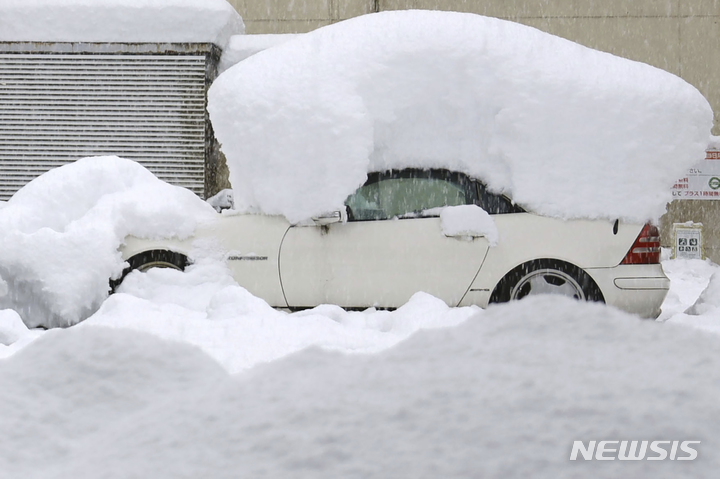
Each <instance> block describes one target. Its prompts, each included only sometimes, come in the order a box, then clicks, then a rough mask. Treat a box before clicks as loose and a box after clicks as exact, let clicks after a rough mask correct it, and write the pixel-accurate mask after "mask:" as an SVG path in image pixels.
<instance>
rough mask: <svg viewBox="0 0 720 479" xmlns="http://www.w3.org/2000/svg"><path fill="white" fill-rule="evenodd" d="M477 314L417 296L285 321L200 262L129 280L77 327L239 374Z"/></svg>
mask: <svg viewBox="0 0 720 479" xmlns="http://www.w3.org/2000/svg"><path fill="white" fill-rule="evenodd" d="M478 311H479V308H477V307H467V308H449V307H448V306H447V305H446V304H445V303H444V302H443V301H441V300H439V299H437V298H434V297H432V296H429V295H427V294H424V293H417V294H416V295H414V296H413V297H412V298H411V299H410V301H409V302H408V303H407V304H405V305H404V306H402V307H401V308H399V309H397V310H396V311H392V312H390V311H376V310H374V309H369V310H366V311H362V312H351V311H345V310H343V309H342V308H340V307H338V306H331V305H323V306H318V307H317V308H314V309H311V310H307V311H301V312H297V313H293V314H288V313H285V312H282V311H278V310H275V309H273V308H271V307H270V306H268V304H267V303H265V302H264V301H263V300H261V299H259V298H256V297H254V296H252V295H251V294H250V293H248V292H247V291H246V290H245V289H243V288H242V287H240V286H238V285H237V283H235V281H234V280H233V279H232V276H231V274H230V270H229V269H228V267H227V265H226V264H224V263H222V262H218V261H213V260H210V259H205V260H202V261H199V262H198V263H196V264H194V265H192V266H190V267H188V268H187V270H186V272H185V273H181V272H179V271H175V270H171V269H154V270H150V271H148V272H147V273H139V272H135V273H131V274H130V275H128V276H127V277H126V278H125V280H124V281H123V284H122V285H121V286H120V289H119V294H114V295H113V296H111V297H110V298H108V299H107V301H105V303H103V305H102V307H101V308H100V309H99V310H98V312H97V313H95V314H94V315H93V316H92V317H90V318H89V319H88V320H87V321H85V322H84V323H83V324H82V327H85V326H90V325H102V326H111V327H114V328H129V329H135V330H138V331H144V332H149V333H152V334H154V335H157V336H159V337H161V338H165V339H172V340H175V341H181V342H184V343H190V344H193V345H195V346H199V347H201V348H202V349H203V350H204V351H205V352H207V353H208V354H209V355H210V356H211V357H213V358H215V359H216V360H217V361H218V362H219V363H220V364H222V365H223V366H224V367H225V368H226V369H227V370H228V371H230V372H237V371H241V370H243V369H248V368H250V367H252V366H255V365H257V364H258V363H263V362H267V361H272V360H275V359H278V358H281V357H284V356H287V355H288V354H291V353H294V352H296V351H299V350H301V349H305V348H307V347H310V346H322V347H325V348H329V349H334V350H339V351H343V352H364V353H371V352H377V351H381V350H383V349H386V348H389V347H391V346H394V345H395V344H397V343H398V342H400V341H402V340H403V339H406V338H407V337H408V336H410V335H411V334H412V333H414V332H415V331H418V330H419V329H426V328H438V327H448V326H454V325H457V324H459V323H461V322H463V321H465V320H466V319H467V318H468V317H470V316H472V315H473V314H475V313H477V312H478Z"/></svg>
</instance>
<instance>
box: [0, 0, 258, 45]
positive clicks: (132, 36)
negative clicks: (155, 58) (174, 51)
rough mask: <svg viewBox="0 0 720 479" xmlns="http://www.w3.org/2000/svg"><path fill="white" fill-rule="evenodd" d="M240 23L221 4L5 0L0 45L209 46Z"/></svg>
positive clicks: (240, 28)
mask: <svg viewBox="0 0 720 479" xmlns="http://www.w3.org/2000/svg"><path fill="white" fill-rule="evenodd" d="M244 31H245V25H244V24H243V21H242V18H240V15H238V13H237V11H235V9H234V8H233V7H232V6H231V5H230V4H229V3H228V2H226V1H225V0H9V1H8V0H5V1H2V2H0V41H6V42H20V41H28V42H120V43H128V42H130V43H132V42H159V43H172V42H177V43H185V42H187V43H215V44H216V45H218V46H220V47H221V48H222V47H223V46H224V45H225V43H226V42H227V41H228V39H229V38H230V36H231V35H235V34H238V33H243V32H244Z"/></svg>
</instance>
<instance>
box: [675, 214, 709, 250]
mask: <svg viewBox="0 0 720 479" xmlns="http://www.w3.org/2000/svg"><path fill="white" fill-rule="evenodd" d="M702 227H703V225H702V223H693V222H692V221H688V222H687V223H673V258H682V259H705V251H704V249H703V241H702Z"/></svg>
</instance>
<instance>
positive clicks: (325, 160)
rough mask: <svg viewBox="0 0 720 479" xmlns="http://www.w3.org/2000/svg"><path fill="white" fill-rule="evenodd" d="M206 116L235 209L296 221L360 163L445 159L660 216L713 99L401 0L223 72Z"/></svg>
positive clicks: (566, 208) (698, 141)
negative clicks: (403, 6)
mask: <svg viewBox="0 0 720 479" xmlns="http://www.w3.org/2000/svg"><path fill="white" fill-rule="evenodd" d="M208 109H209V111H210V116H211V119H212V122H213V127H214V129H215V133H216V134H217V137H218V139H219V140H220V142H221V143H222V148H223V151H224V152H225V154H226V156H227V158H228V163H229V167H230V181H231V183H232V185H233V188H234V189H235V192H236V196H237V198H236V200H237V204H238V207H241V208H247V209H253V208H254V209H260V210H263V211H265V212H266V213H271V214H283V215H285V216H286V217H287V218H288V219H289V220H291V221H300V220H303V219H305V218H307V217H309V216H312V215H314V214H319V213H322V212H324V211H328V210H332V209H336V208H339V207H340V206H341V205H342V203H343V201H344V200H345V198H346V197H347V196H348V195H349V194H350V193H352V192H353V190H354V189H355V188H357V187H358V186H359V185H361V184H362V183H363V182H364V180H365V176H366V173H367V172H369V171H377V170H385V169H389V168H403V167H407V166H421V167H436V168H442V167H445V168H449V169H453V170H460V171H464V172H466V173H468V174H471V175H472V176H476V177H478V178H481V179H483V180H484V181H486V182H487V183H488V184H489V185H490V187H491V188H492V189H493V190H494V191H496V192H500V191H502V192H505V193H507V194H509V195H510V196H512V197H513V198H514V199H515V201H517V202H518V203H520V204H522V205H524V206H526V207H528V208H530V209H531V210H534V211H536V212H539V213H543V214H548V215H554V216H560V217H604V218H611V219H615V218H617V217H621V218H625V219H627V220H634V221H645V220H647V219H649V218H653V217H659V216H660V215H661V214H662V213H664V211H665V204H666V201H669V199H670V188H671V186H672V182H673V181H674V180H675V178H677V177H679V176H681V174H682V173H683V172H684V171H685V169H686V168H688V167H690V166H691V165H692V164H693V163H694V162H696V161H697V160H699V159H702V158H703V155H704V151H705V148H706V147H707V145H708V141H709V137H710V128H711V126H712V110H711V109H710V106H709V104H708V102H707V101H706V100H705V99H704V98H703V96H702V95H701V94H700V93H699V92H698V91H697V90H696V89H695V88H694V87H692V86H691V85H689V84H687V83H686V82H685V81H683V80H681V79H680V78H678V77H676V76H674V75H671V74H670V73H667V72H664V71H662V70H658V69H656V68H653V67H651V66H648V65H645V64H641V63H637V62H633V61H629V60H626V59H623V58H619V57H616V56H613V55H610V54H607V53H602V52H599V51H595V50H591V49H588V48H585V47H583V46H581V45H578V44H576V43H573V42H570V41H567V40H564V39H561V38H559V37H555V36H553V35H549V34H546V33H543V32H541V31H539V30H536V29H534V28H530V27H527V26H523V25H519V24H516V23H512V22H508V21H503V20H498V19H494V18H485V17H481V16H478V15H472V14H462V13H452V12H430V11H399V12H386V13H381V14H373V15H366V16H363V17H358V18H355V19H351V20H347V21H344V22H340V23H337V24H334V25H331V26H327V27H324V28H321V29H318V30H315V31H313V32H310V33H308V34H305V35H302V36H300V37H298V38H296V39H293V40H291V41H289V42H286V43H283V44H282V45H278V46H276V47H273V48H270V49H268V50H265V51H262V52H260V53H258V54H256V55H253V56H252V57H250V58H248V59H247V60H244V61H242V62H240V63H238V64H237V65H235V66H234V67H232V68H230V69H229V70H227V71H226V72H225V73H223V74H222V75H221V76H220V77H219V78H218V79H217V81H216V82H215V83H214V84H213V86H212V87H211V89H210V93H209V106H208Z"/></svg>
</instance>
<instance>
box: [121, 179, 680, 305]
mask: <svg viewBox="0 0 720 479" xmlns="http://www.w3.org/2000/svg"><path fill="white" fill-rule="evenodd" d="M466 204H469V205H472V204H474V205H478V206H480V207H481V208H483V209H484V210H485V211H487V212H488V213H490V214H491V217H492V219H493V220H494V222H495V225H496V228H497V232H498V234H499V241H498V243H497V245H495V246H491V243H490V241H489V240H488V238H486V237H485V236H478V235H472V236H471V237H468V235H467V234H464V235H463V236H446V235H445V234H444V233H443V230H442V227H441V223H440V217H439V215H440V213H439V212H440V211H441V209H442V207H447V206H458V205H466ZM198 239H204V240H205V241H204V242H205V243H207V240H208V239H213V240H214V241H215V242H217V244H219V245H220V248H222V250H223V251H224V252H225V258H226V260H227V262H228V265H229V267H230V269H231V270H232V272H233V275H234V278H235V280H236V281H237V282H238V284H240V285H241V286H243V287H244V288H246V289H247V290H248V291H250V292H251V293H252V294H254V295H256V296H258V297H260V298H262V299H264V300H265V301H267V302H268V303H269V304H270V305H271V306H275V307H281V308H291V309H295V308H309V307H314V306H317V305H319V304H336V305H340V306H343V307H345V308H367V307H373V306H374V307H378V308H397V307H399V306H401V305H403V304H404V303H406V302H407V301H408V299H409V298H410V297H411V296H412V295H413V294H414V293H416V292H418V291H424V292H426V293H429V294H432V295H433V296H436V297H438V298H440V299H442V300H443V301H445V302H446V303H447V304H448V305H450V306H466V305H471V304H475V305H478V306H481V307H485V306H487V305H488V304H489V303H495V302H504V301H509V300H515V299H522V298H524V297H526V296H530V295H535V294H562V295H566V296H570V297H574V298H577V299H580V300H588V301H600V302H603V301H604V302H605V303H607V304H610V305H612V306H615V307H618V308H620V309H623V310H625V311H628V312H630V313H635V314H638V315H640V316H642V317H656V316H657V315H658V314H659V313H660V305H661V303H662V302H663V299H664V298H665V295H666V294H667V291H668V288H669V284H670V282H669V280H668V278H667V277H666V276H665V275H664V273H663V270H662V267H661V266H660V238H659V233H658V230H657V228H656V227H654V226H651V225H642V224H624V223H621V222H620V221H614V222H613V221H599V220H593V221H590V220H573V221H565V220H561V219H556V218H548V217H543V216H538V215H535V214H532V213H529V212H525V211H524V210H523V209H522V208H520V207H519V206H517V205H514V204H513V203H512V202H511V201H510V200H509V199H508V198H506V197H504V196H499V195H495V194H491V193H490V192H488V191H487V189H486V188H485V186H484V185H483V184H482V183H481V182H479V181H476V180H474V179H472V178H469V177H467V176H465V175H464V174H462V173H456V172H449V171H446V170H419V169H407V170H401V171H388V172H381V173H373V174H370V175H369V176H368V180H367V182H366V184H365V185H364V186H362V187H360V188H359V189H358V190H357V191H356V192H355V193H354V194H353V195H351V196H350V197H349V198H348V199H347V201H346V209H345V210H344V211H337V212H333V213H331V214H328V215H325V216H322V217H318V218H314V219H313V220H312V221H308V222H306V223H305V224H297V225H293V224H290V223H289V222H288V221H287V220H286V219H285V218H283V217H280V216H263V215H251V214H247V215H245V214H235V215H232V214H230V215H227V214H224V215H218V219H217V221H215V222H213V223H212V224H210V225H206V226H203V227H201V228H198V231H196V235H195V236H194V237H193V238H190V239H187V240H184V241H179V240H172V239H170V240H164V241H150V240H143V239H138V238H133V237H130V238H127V239H126V242H125V244H124V246H123V247H122V253H123V257H124V258H125V259H126V260H127V261H128V263H129V265H130V266H129V268H127V269H126V274H127V272H129V271H130V270H134V269H139V270H141V271H143V270H147V269H148V268H151V267H173V268H177V269H183V268H184V267H185V266H186V265H187V264H190V263H192V261H193V250H194V246H193V243H194V242H195V241H196V240H198Z"/></svg>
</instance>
